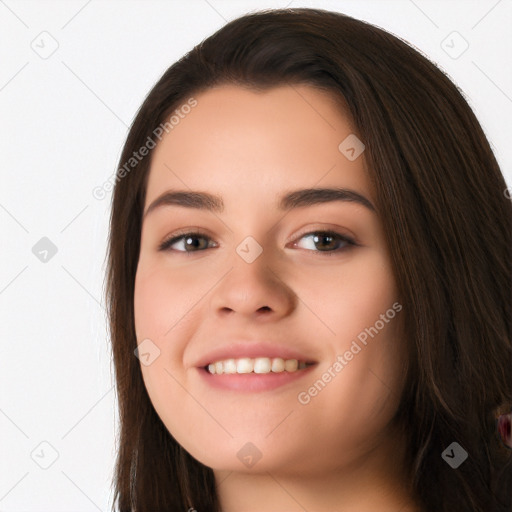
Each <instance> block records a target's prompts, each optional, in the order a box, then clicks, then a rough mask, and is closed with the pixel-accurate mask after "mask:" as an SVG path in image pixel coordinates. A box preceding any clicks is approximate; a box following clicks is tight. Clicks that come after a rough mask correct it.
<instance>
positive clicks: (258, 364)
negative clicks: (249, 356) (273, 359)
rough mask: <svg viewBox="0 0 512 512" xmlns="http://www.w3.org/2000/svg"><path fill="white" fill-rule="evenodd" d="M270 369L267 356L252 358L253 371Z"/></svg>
mask: <svg viewBox="0 0 512 512" xmlns="http://www.w3.org/2000/svg"><path fill="white" fill-rule="evenodd" d="M270 369H271V364H270V359H269V358H268V357H258V358H256V359H255V360H254V373H269V372H270Z"/></svg>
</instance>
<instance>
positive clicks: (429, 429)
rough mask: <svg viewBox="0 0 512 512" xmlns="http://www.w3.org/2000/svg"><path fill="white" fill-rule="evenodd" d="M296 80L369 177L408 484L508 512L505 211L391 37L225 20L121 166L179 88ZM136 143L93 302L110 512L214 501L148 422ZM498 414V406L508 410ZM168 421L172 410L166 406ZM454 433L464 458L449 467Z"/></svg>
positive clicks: (422, 68)
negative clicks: (106, 341)
mask: <svg viewBox="0 0 512 512" xmlns="http://www.w3.org/2000/svg"><path fill="white" fill-rule="evenodd" d="M222 84H235V85H239V86H241V87H247V88H250V89H254V90H265V89H267V88H270V87H273V86H278V85H286V84H289V85H293V84H308V85H311V86H313V87H318V88H321V89H323V90H327V91H330V92H331V93H332V95H333V97H335V98H340V99H342V100H344V101H345V102H346V104H347V105H348V108H349V112H350V114H351V117H352V121H353V124H354V127H355V128H356V130H357V133H358V136H359V138H360V139H362V141H363V142H364V143H365V145H366V150H365V153H364V157H365V161H366V163H367V167H368V170H369V173H370V179H371V182H372V185H373V186H374V187H375V191H376V197H377V208H378V212H379V215H380V218H381V220H382V223H383V226H384V232H385V235H386V237H387V242H388V245H389V250H390V255H391V260H392V265H393V271H394V277H395V279H396V282H397V286H398V289H399V292H400V295H401V298H402V304H403V308H404V311H403V315H404V320H405V321H404V329H405V336H406V339H407V340H408V342H409V343H408V346H409V347H410V353H409V354H408V355H409V360H410V365H409V372H408V375H407V379H408V380H407V385H406V386H405V391H404V394H403V397H402V401H401V405H400V407H399V410H398V411H397V419H398V420H399V422H400V424H401V425H402V426H403V431H404V433H405V436H406V438H405V439H406V441H405V442H406V443H407V448H408V450H407V453H408V459H407V468H408V474H409V475H410V482H409V485H410V489H411V491H412V492H413V494H414V495H415V496H417V498H418V499H419V501H420V503H421V504H422V505H423V507H424V510H425V511H429V512H430V511H436V512H444V511H453V510H457V511H471V512H491V511H492V512H498V511H499V512H505V511H507V512H510V510H511V507H512V498H511V496H510V488H509V486H510V484H511V483H512V468H511V463H512V462H511V461H512V459H511V452H510V451H509V450H507V449H506V448H505V446H504V445H503V444H502V443H501V442H500V440H499V438H498V435H497V432H496V414H497V411H498V410H500V408H506V407H510V405H511V404H512V381H511V375H510V370H511V367H512V342H511V340H512V318H511V298H512V258H511V248H512V205H511V202H510V201H509V200H507V198H506V197H505V194H504V191H505V189H506V184H505V181H504V179H503V176H502V174H501V172H500V169H499V166H498V164H497V162H496V159H495V157H494V155H493V153H492V150H491V148H490V145H489V143H488V141H487V139H486V137H485V135H484V133H483V131H482V128H481V126H480V124H479V123H478V121H477V119H476V117H475V115H474V114H473V112H472V110H471V109H470V107H469V106H468V104H467V102H466V101H465V99H464V98H463V95H462V94H461V92H460V91H459V90H458V89H457V87H456V86H455V85H454V84H453V83H452V82H451V81H450V80H449V78H447V76H446V75H445V74H443V73H442V72H441V71H440V70H439V69H438V68H437V67H436V66H435V65H434V64H432V63H431V62H430V61H429V60H428V59H427V58H425V57H424V56H422V55H421V54H420V53H419V52H417V51H416V50H414V49H412V48H411V47H410V46H408V45H407V44H406V43H404V42H402V41H401V40H400V39H398V38H397V37H395V36H393V35H391V34H389V33H387V32H385V31H384V30H382V29H379V28H376V27H374V26H372V25H370V24H367V23H365V22H363V21H359V20H356V19H353V18H350V17H348V16H345V15H343V14H340V13H335V12H329V11H323V10H319V9H283V10H268V11H260V12H256V13H252V14H249V15H246V16H243V17H241V18H238V19H236V20H234V21H231V22H230V23H228V24H227V25H225V26H224V27H223V28H222V29H220V30H219V31H218V32H216V33H215V34H213V35H212V36H211V37H209V38H207V39H206V40H204V41H203V42H202V43H201V44H199V45H197V46H196V47H195V48H193V49H192V50H191V51H190V52H189V53H187V54H186V55H185V56H184V57H183V58H182V59H180V60H179V61H178V62H176V63H175V64H173V65H172V66H171V67H170V68H169V69H168V70H167V71H166V72H165V73H164V75H163V76H162V78H161V79H160V80H159V81H158V83H157V84H156V85H155V86H154V87H153V89H152V90H151V92H150V93H149V95H148V96H147V98H146V99H145V101H144V103H143V104H142V106H141V108H140V110H139V111H138V114H137V116H136V118H135V120H134V122H133V125H132V127H131V129H130V132H129V134H128V137H127V140H126V144H125V146H124V149H123V152H122V155H121V159H120V166H121V165H123V164H124V163H125V162H127V161H128V160H129V159H130V157H131V156H132V154H133V152H134V151H136V150H137V149H138V148H140V147H142V146H143V145H144V144H145V143H146V141H147V140H148V137H152V133H153V132H154V130H155V128H156V127H158V126H159V125H160V124H161V123H164V122H166V120H167V118H168V116H169V115H170V114H171V113H172V112H173V110H175V109H176V108H178V107H179V106H180V105H181V104H184V103H186V102H187V100H188V99H189V98H190V97H191V96H192V95H197V94H198V93H199V92H201V91H204V90H206V89H208V88H211V87H213V86H216V85H222ZM150 161H151V153H150V154H149V156H148V157H146V158H144V159H143V160H141V161H140V162H139V163H138V164H137V166H136V167H135V168H134V169H133V170H131V171H130V172H128V173H126V172H125V173H123V174H125V175H121V174H118V178H119V179H117V183H116V186H115V190H114V194H113V204H112V210H111V219H110V239H109V248H108V274H107V301H108V306H109V320H110V330H111V338H112V347H113V360H114V364H115V376H116V382H117V393H118V401H119V409H120V433H119V447H118V448H119V451H118V456H117V464H116V472H115V476H114V486H115V500H116V504H115V506H116V507H117V510H120V511H122V512H125V511H135V510H136V511H137V512H147V511H174V510H176V511H178V510H179V511H185V510H187V509H188V508H189V507H194V508H195V509H196V510H198V511H199V512H217V511H219V510H220V506H219V502H218V498H217V494H216V490H215V481H214V477H213V472H212V470H211V469H210V468H208V467H206V466H204V465H202V464H201V463H200V462H198V461H197V460H195V459H194V458H193V457H191V456H190V455H189V454H188V453H187V452H185V450H183V449H182V448H181V446H180V445H179V444H178V443H177V442H176V441H175V440H174V438H173V437H172V436H171V435H170V433H169V432H168V431H167V429H166V428H165V426H164V425H163V423H162V422H161V420H160V418H159V417H158V415H157V414H156V412H155V410H154V408H153V406H152V404H151V401H150V399H149V396H148V394H147V392H146V389H145V387H144V383H143V380H142V375H141V370H140V366H139V365H140V363H139V360H138V359H137V358H136V357H135V356H134V349H135V348H136V344H137V340H136V337H135V327H134V310H133V294H134V280H135V273H136V269H137V261H138V255H139V250H140V234H141V217H142V212H143V207H144V201H145V188H146V180H147V175H148V171H149V168H150ZM500 412H507V411H506V410H505V409H502V410H500ZM177 414H180V412H177ZM452 442H457V443H459V444H460V445H461V446H462V447H463V448H464V449H465V450H466V451H467V452H468V454H469V457H468V459H467V460H466V461H465V462H464V463H463V464H462V465H461V466H460V467H458V468H457V469H452V468H451V467H450V466H449V465H448V464H447V463H446V462H445V461H444V460H443V459H442V457H441V453H442V452H443V450H444V449H445V448H446V447H448V446H449V445H450V444H451V443H452Z"/></svg>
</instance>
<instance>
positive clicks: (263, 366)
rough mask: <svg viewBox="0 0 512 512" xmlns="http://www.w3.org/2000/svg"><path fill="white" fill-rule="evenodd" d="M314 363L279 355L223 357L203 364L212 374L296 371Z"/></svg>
mask: <svg viewBox="0 0 512 512" xmlns="http://www.w3.org/2000/svg"><path fill="white" fill-rule="evenodd" d="M314 364H316V363H314V362H308V361H298V360H297V359H283V358H281V357H255V358H250V357H241V358H238V359H223V360H221V361H215V362H213V363H210V364H208V365H206V366H204V369H205V370H206V371H208V372H209V373H211V374H212V375H222V374H247V373H255V374H264V373H282V372H289V373H293V372H297V371H300V370H303V369H305V368H308V367H309V366H312V365H314Z"/></svg>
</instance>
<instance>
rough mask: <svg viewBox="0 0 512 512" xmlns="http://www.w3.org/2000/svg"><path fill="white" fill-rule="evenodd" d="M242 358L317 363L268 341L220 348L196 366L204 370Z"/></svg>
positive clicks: (309, 357) (305, 355)
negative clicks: (280, 358) (218, 362)
mask: <svg viewBox="0 0 512 512" xmlns="http://www.w3.org/2000/svg"><path fill="white" fill-rule="evenodd" d="M241 357H250V358H256V357H270V358H272V357H282V358H283V359H297V360H298V361H304V362H305V363H316V362H317V361H315V360H314V359H313V358H312V357H311V356H308V355H307V354H305V353H304V352H302V351H300V350H298V349H297V348H293V347H290V346H287V345H278V344H277V343H271V342H268V341H260V342H250V341H247V342H243V341H236V342H232V343H229V344H226V345H222V346H218V347H216V348H214V349H212V350H210V351H208V352H207V353H206V354H204V356H202V357H200V358H199V360H198V361H197V362H196V363H195V366H197V367H198V368H202V367H205V366H207V365H208V364H210V363H215V362H216V361H223V360H225V359H239V358H241Z"/></svg>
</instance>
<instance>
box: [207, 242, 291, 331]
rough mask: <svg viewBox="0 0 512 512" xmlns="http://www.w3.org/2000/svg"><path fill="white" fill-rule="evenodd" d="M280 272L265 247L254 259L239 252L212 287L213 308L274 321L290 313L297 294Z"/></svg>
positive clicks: (223, 311)
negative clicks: (243, 256) (217, 282)
mask: <svg viewBox="0 0 512 512" xmlns="http://www.w3.org/2000/svg"><path fill="white" fill-rule="evenodd" d="M279 274H280V272H279V268H278V266H277V265H275V264H272V262H271V261H270V260H269V259H268V258H267V257H266V255H265V251H263V252H262V254H261V255H260V256H259V257H258V258H257V259H256V260H254V261H252V262H251V263H248V262H246V261H244V260H243V259H242V258H240V257H239V256H238V255H236V256H235V257H234V258H233V260H232V268H231V270H230V271H229V272H228V273H227V274H226V275H225V277H224V278H223V279H222V280H221V281H220V283H219V284H218V285H217V286H216V287H215V289H214V290H213V293H212V295H211V299H210V306H211V309H212V311H214V312H215V314H217V315H224V316H227V315H240V316H243V317H246V318H258V319H267V320H273V321H275V320H276V319H278V318H281V317H286V316H288V315H290V314H291V313H292V312H293V310H294V309H295V308H296V305H297V301H298V298H297V296H296V294H295V293H294V292H293V291H292V289H291V288H290V287H289V286H288V285H287V284H286V283H285V282H284V281H283V279H282V277H283V276H280V275H279Z"/></svg>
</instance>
